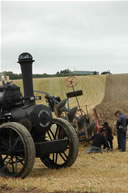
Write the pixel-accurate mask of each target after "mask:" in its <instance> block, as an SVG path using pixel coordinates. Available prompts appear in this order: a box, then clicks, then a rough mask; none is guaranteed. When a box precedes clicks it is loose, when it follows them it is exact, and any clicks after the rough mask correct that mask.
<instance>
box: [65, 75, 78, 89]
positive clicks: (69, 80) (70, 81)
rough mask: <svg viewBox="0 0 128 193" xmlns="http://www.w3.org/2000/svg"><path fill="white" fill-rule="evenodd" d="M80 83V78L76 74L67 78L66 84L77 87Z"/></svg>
mask: <svg viewBox="0 0 128 193" xmlns="http://www.w3.org/2000/svg"><path fill="white" fill-rule="evenodd" d="M77 84H78V79H77V78H76V77H75V76H69V77H68V78H66V80H65V85H66V86H67V87H69V88H72V87H75V86H76V85H77Z"/></svg>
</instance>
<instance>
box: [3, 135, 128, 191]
mask: <svg viewBox="0 0 128 193" xmlns="http://www.w3.org/2000/svg"><path fill="white" fill-rule="evenodd" d="M116 146H117V144H116V137H115V139H114V151H113V152H103V153H97V154H86V150H87V147H84V145H83V144H80V148H79V155H78V158H77V160H76V162H75V164H74V165H73V166H72V167H70V168H65V169H60V170H55V169H49V168H46V167H45V166H44V165H43V164H42V162H41V161H40V160H39V159H36V162H35V166H34V168H33V170H32V172H31V174H30V175H29V176H28V177H27V178H25V179H24V180H22V179H8V178H0V192H1V193H9V192H10V193H18V192H20V193H23V192H31V193H41V192H42V193H47V192H57V193H61V192H72V193H74V192H75V193H76V192H81V193H82V192H84V193H86V192H87V193H90V192H92V193H127V192H128V183H127V182H128V150H127V152H118V150H116ZM127 146H128V143H127Z"/></svg>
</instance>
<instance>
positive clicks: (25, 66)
mask: <svg viewBox="0 0 128 193" xmlns="http://www.w3.org/2000/svg"><path fill="white" fill-rule="evenodd" d="M33 62H34V60H33V57H32V55H31V54H29V53H27V52H25V53H22V54H20V55H19V58H18V63H19V64H20V67H21V72H22V78H23V87H24V97H25V98H27V100H26V103H30V102H31V103H32V101H30V98H31V97H33V96H34V92H33V81H32V63H33Z"/></svg>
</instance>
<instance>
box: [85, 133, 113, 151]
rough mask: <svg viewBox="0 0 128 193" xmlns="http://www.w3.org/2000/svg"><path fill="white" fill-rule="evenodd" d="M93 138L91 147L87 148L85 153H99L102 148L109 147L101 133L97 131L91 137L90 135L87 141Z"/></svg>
mask: <svg viewBox="0 0 128 193" xmlns="http://www.w3.org/2000/svg"><path fill="white" fill-rule="evenodd" d="M90 140H93V142H92V145H91V147H89V148H88V150H87V153H99V152H102V145H103V149H105V148H107V149H109V145H108V142H107V140H106V137H105V136H104V135H103V133H97V134H95V135H94V136H93V137H91V138H90V139H89V140H88V141H90Z"/></svg>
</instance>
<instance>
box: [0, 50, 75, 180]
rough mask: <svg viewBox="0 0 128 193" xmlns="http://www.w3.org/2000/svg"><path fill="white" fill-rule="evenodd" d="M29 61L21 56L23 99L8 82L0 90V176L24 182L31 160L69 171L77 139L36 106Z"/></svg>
mask: <svg viewBox="0 0 128 193" xmlns="http://www.w3.org/2000/svg"><path fill="white" fill-rule="evenodd" d="M33 62H34V60H33V57H32V56H31V54H29V53H22V54H21V55H20V56H19V59H18V63H19V64H20V66H21V71H22V77H23V87H24V96H22V94H21V92H20V88H19V87H17V86H16V85H14V84H13V83H12V82H7V83H5V82H3V85H2V86H0V176H10V177H21V178H25V177H26V176H27V175H28V174H29V173H30V171H31V169H32V168H33V165H34V161H35V157H39V158H40V159H41V161H42V162H43V163H44V164H45V165H46V166H47V167H49V168H62V167H70V166H71V165H72V164H73V163H74V162H75V160H76V158H77V154H78V138H77V135H76V132H75V130H74V128H73V127H72V126H71V124H70V123H69V122H68V121H66V120H64V119H61V118H53V117H52V113H51V111H50V109H49V107H47V106H45V105H43V104H38V105H37V104H36V103H35V101H36V100H38V99H40V97H36V96H34V92H33V81H32V63H33Z"/></svg>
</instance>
